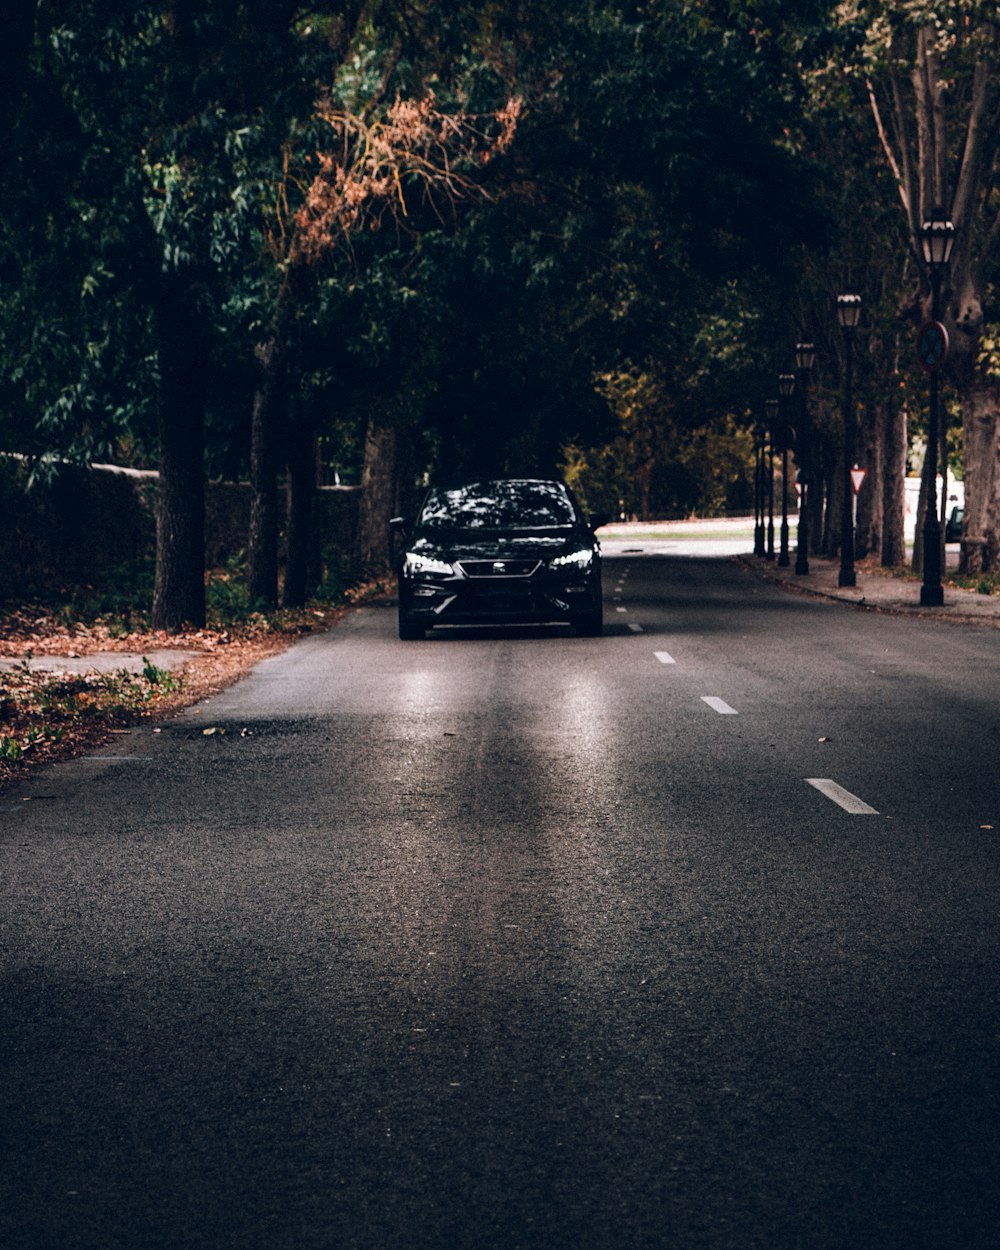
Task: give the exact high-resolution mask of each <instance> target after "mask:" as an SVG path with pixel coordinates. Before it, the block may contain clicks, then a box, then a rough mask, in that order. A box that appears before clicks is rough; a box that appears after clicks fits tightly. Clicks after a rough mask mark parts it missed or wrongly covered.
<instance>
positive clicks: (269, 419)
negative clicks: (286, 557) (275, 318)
mask: <svg viewBox="0 0 1000 1250" xmlns="http://www.w3.org/2000/svg"><path fill="white" fill-rule="evenodd" d="M254 355H255V356H256V357H257V364H258V366H259V370H260V373H259V377H258V381H257V389H256V392H255V393H254V398H253V413H252V416H251V423H250V532H249V536H248V540H247V570H248V575H247V583H248V590H249V594H250V601H251V603H261V604H264V605H266V606H267V607H273V606H274V605H275V604H276V603H277V602H278V430H279V427H280V424H281V417H282V411H283V407H284V391H285V386H284V363H285V353H284V350H283V348H282V345H281V343H280V342H279V341H278V339H277V338H276V337H275V338H271V339H269V340H268V341H267V342H266V343H259V344H258V345H257V347H256V349H255V352H254Z"/></svg>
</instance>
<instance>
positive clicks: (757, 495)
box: [753, 421, 767, 559]
mask: <svg viewBox="0 0 1000 1250" xmlns="http://www.w3.org/2000/svg"><path fill="white" fill-rule="evenodd" d="M766 439H767V427H766V426H765V425H764V423H763V421H758V422H757V424H756V425H755V426H754V427H753V450H754V487H753V495H754V499H753V505H754V512H753V521H754V524H753V553H754V555H755V556H760V557H761V558H762V559H763V557H764V554H765V547H764V443H765V441H766Z"/></svg>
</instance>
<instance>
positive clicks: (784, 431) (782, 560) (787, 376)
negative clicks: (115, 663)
mask: <svg viewBox="0 0 1000 1250" xmlns="http://www.w3.org/2000/svg"><path fill="white" fill-rule="evenodd" d="M778 394H779V396H780V400H779V402H780V403H781V406H782V408H783V409H785V411H784V412H782V423H781V428H780V430H779V431H778V435H779V437H778V450H779V451H780V452H781V554H780V555H779V556H778V564H779V565H780V566H781V567H782V568H783V569H787V568H788V566H789V564H791V560H790V558H789V555H788V452H789V449H790V448H791V445H792V440H793V439H794V437H795V431H794V430H793V429H792V427H791V426H790V425H789V424H788V420H787V416H786V412H787V401H788V400H789V399H791V397H792V395H794V394H795V374H794V373H779V374H778Z"/></svg>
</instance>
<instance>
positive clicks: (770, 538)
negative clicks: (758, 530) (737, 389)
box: [764, 399, 779, 560]
mask: <svg viewBox="0 0 1000 1250" xmlns="http://www.w3.org/2000/svg"><path fill="white" fill-rule="evenodd" d="M764 410H765V412H766V413H767V434H768V438H767V469H766V470H765V472H766V474H767V558H768V560H773V559H774V430H775V426H776V425H777V423H778V410H779V403H778V400H776V399H766V400H765V401H764Z"/></svg>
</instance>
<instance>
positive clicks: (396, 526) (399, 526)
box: [389, 516, 410, 534]
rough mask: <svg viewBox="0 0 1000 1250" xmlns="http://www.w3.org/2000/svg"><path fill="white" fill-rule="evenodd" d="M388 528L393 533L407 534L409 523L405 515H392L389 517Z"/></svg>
mask: <svg viewBox="0 0 1000 1250" xmlns="http://www.w3.org/2000/svg"><path fill="white" fill-rule="evenodd" d="M389 528H390V529H391V530H392V532H393V533H394V534H408V533H409V530H410V523H409V521H407V519H406V517H405V516H394V517H390V518H389Z"/></svg>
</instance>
